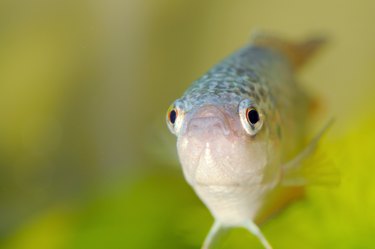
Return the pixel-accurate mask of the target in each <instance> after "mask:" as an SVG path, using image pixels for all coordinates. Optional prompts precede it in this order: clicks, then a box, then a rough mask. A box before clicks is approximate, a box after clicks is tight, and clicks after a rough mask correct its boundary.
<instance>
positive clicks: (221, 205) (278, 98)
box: [166, 33, 328, 249]
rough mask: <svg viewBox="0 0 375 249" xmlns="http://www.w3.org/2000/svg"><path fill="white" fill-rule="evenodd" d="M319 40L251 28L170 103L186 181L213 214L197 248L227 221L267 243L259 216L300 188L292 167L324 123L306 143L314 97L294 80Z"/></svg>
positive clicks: (298, 163)
mask: <svg viewBox="0 0 375 249" xmlns="http://www.w3.org/2000/svg"><path fill="white" fill-rule="evenodd" d="M322 44H323V40H322V39H308V40H306V41H304V42H301V43H292V42H289V41H284V40H282V39H279V38H277V37H275V36H272V35H266V34H262V33H260V34H257V35H255V36H254V37H253V38H252V40H251V42H250V43H249V44H248V45H247V46H245V47H244V48H242V49H239V50H238V51H237V52H235V53H233V54H232V55H230V56H229V57H228V58H226V59H224V60H223V61H222V62H220V63H219V64H217V65H216V66H214V67H213V68H212V69H210V70H209V71H208V72H207V73H206V74H204V75H203V76H202V77H201V78H199V79H198V80H196V81H195V82H194V83H193V84H192V85H191V86H190V87H189V88H188V89H187V91H186V92H185V93H184V94H183V96H182V97H181V98H179V99H177V100H176V101H175V102H174V103H173V104H172V105H171V106H170V108H169V110H168V112H167V117H166V119H167V124H168V127H169V129H170V131H171V132H172V133H173V134H175V135H176V136H177V150H178V156H179V160H180V163H181V165H182V169H183V173H184V176H185V179H186V181H187V182H188V183H189V184H190V185H191V186H192V188H193V189H194V190H195V192H196V194H197V195H198V196H199V198H200V199H201V200H202V201H203V203H204V204H205V205H206V206H207V207H208V209H209V210H210V211H211V213H212V215H213V217H214V219H215V222H214V224H213V226H212V228H211V230H210V232H209V234H208V235H207V237H206V240H205V242H204V244H203V248H209V247H210V246H211V245H212V243H213V241H214V238H216V237H217V236H216V235H217V234H218V233H219V231H220V230H221V229H222V228H228V227H244V228H246V229H248V230H249V231H250V232H251V233H253V234H254V235H255V236H257V237H258V238H259V240H260V241H261V243H262V244H263V245H264V247H265V248H267V249H269V248H271V245H270V243H269V242H268V241H267V240H266V238H265V237H264V235H263V234H262V232H261V231H260V229H259V227H258V225H259V222H261V221H263V220H264V219H266V218H267V217H269V216H270V215H271V214H272V213H274V212H275V211H277V210H279V209H280V208H281V207H283V206H285V205H286V203H288V202H289V201H291V200H293V199H295V198H298V197H299V196H300V195H301V194H302V193H303V191H302V188H301V185H304V184H306V183H308V178H304V176H302V175H299V174H298V172H299V171H298V169H299V168H301V167H304V165H305V163H304V161H306V160H307V159H308V158H309V156H310V155H311V154H313V153H312V152H313V151H314V149H315V147H316V145H317V143H318V141H319V138H320V137H321V135H322V134H323V131H324V130H326V128H327V127H328V125H326V126H325V128H324V129H323V131H322V132H320V133H319V134H318V135H317V136H316V137H315V138H314V139H313V140H312V141H311V142H310V143H308V144H306V143H305V141H306V123H307V122H308V117H309V113H310V109H311V106H312V103H313V101H312V98H310V97H309V95H308V94H306V92H304V91H303V89H301V87H300V86H299V85H298V84H297V82H296V79H295V73H296V71H298V69H300V68H301V66H303V65H304V64H305V63H306V61H308V59H309V58H310V57H311V56H312V55H313V54H314V53H315V51H316V50H318V48H320V47H321V45H322ZM290 172H291V173H290ZM296 172H297V173H296ZM284 183H285V184H284ZM286 185H288V186H286ZM293 185H295V186H293Z"/></svg>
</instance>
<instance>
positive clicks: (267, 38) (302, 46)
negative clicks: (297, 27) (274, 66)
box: [251, 32, 326, 70]
mask: <svg viewBox="0 0 375 249" xmlns="http://www.w3.org/2000/svg"><path fill="white" fill-rule="evenodd" d="M251 43H252V44H254V45H257V46H261V47H268V48H272V49H275V50H277V51H279V52H280V53H282V54H284V55H285V56H286V57H287V58H288V59H289V60H290V63H291V64H292V66H293V68H294V69H296V70H298V69H299V68H301V67H302V66H303V65H305V63H306V62H307V61H309V60H310V58H311V57H312V56H313V55H314V54H315V52H316V51H317V50H319V49H320V48H321V47H322V46H323V45H324V44H325V43H326V39H325V38H323V37H313V38H309V39H306V40H304V41H302V42H297V43H295V42H291V41H288V40H283V39H280V38H278V37H276V36H274V35H272V34H271V35H270V34H266V33H262V32H255V33H254V34H253V35H252V36H251Z"/></svg>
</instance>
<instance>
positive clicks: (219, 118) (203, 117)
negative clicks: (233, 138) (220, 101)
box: [187, 106, 230, 137]
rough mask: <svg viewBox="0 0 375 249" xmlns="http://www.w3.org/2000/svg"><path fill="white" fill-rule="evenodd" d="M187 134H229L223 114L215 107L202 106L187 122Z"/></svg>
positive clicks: (228, 127)
mask: <svg viewBox="0 0 375 249" xmlns="http://www.w3.org/2000/svg"><path fill="white" fill-rule="evenodd" d="M187 128H188V130H187V134H188V135H190V136H199V137H205V136H210V135H224V136H228V135H229V134H230V126H229V123H228V120H227V118H226V117H225V114H224V113H222V111H221V110H219V109H218V108H216V107H212V106H207V107H203V108H202V109H201V110H200V111H199V112H197V113H196V114H195V115H194V117H193V118H192V119H191V120H190V122H189V124H188V127H187Z"/></svg>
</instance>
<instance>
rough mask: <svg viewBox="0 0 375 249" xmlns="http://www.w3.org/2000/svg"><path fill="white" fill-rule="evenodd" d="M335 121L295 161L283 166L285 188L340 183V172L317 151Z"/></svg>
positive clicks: (329, 123) (328, 124) (326, 126)
mask: <svg viewBox="0 0 375 249" xmlns="http://www.w3.org/2000/svg"><path fill="white" fill-rule="evenodd" d="M332 123H333V120H331V121H330V122H328V123H327V125H325V126H324V128H323V129H322V130H321V131H320V132H319V133H318V134H317V136H315V137H314V139H313V140H312V141H311V142H310V144H309V145H307V147H306V148H305V149H304V150H302V151H301V152H300V153H299V154H298V155H297V156H296V157H295V158H294V159H292V160H291V161H289V162H288V163H286V164H284V165H283V166H282V170H283V177H282V184H283V185H284V186H302V185H307V184H322V185H336V184H338V183H339V174H338V170H337V169H336V168H335V167H334V163H333V161H332V160H330V159H329V158H328V157H327V156H325V155H324V154H323V153H321V152H318V153H317V152H316V151H317V146H318V142H319V140H320V139H321V137H322V136H323V135H324V133H325V132H326V131H327V129H328V128H329V127H330V126H331V125H332Z"/></svg>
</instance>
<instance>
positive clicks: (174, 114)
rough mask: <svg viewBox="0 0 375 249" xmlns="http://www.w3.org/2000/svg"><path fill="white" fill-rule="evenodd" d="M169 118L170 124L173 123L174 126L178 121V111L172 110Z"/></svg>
mask: <svg viewBox="0 0 375 249" xmlns="http://www.w3.org/2000/svg"><path fill="white" fill-rule="evenodd" d="M168 118H169V122H171V124H173V125H174V123H175V122H176V119H177V110H175V109H172V110H170V111H169V113H168Z"/></svg>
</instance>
